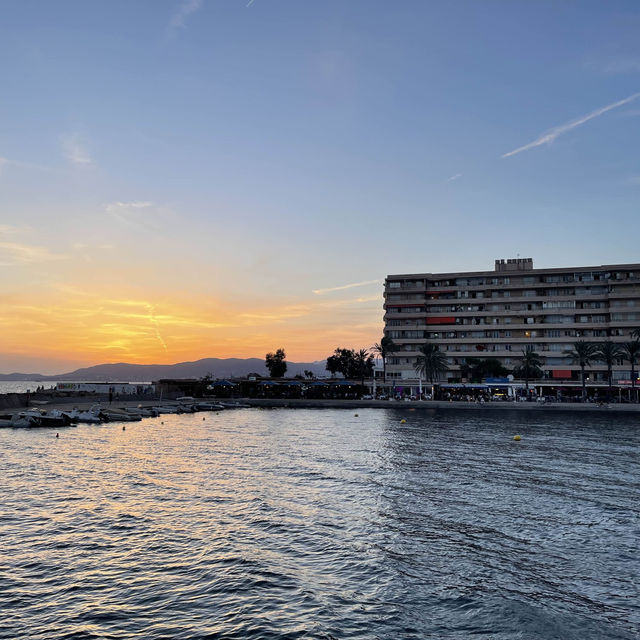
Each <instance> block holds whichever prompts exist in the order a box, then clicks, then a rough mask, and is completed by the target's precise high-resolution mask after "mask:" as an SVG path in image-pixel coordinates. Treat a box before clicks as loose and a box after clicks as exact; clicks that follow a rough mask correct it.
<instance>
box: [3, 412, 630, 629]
mask: <svg viewBox="0 0 640 640" xmlns="http://www.w3.org/2000/svg"><path fill="white" fill-rule="evenodd" d="M203 415H204V417H205V420H204V421H203V420H202V416H203ZM407 416H409V417H408V419H407V423H406V424H401V423H400V420H401V418H403V417H405V418H406V417H407ZM635 420H636V419H635V417H633V416H629V417H626V416H625V417H622V418H619V417H612V416H611V415H608V416H583V415H580V416H578V418H576V419H572V418H570V417H568V416H566V415H561V416H557V417H555V416H552V415H544V416H540V415H537V414H536V415H531V416H527V415H526V414H521V413H518V412H500V413H497V414H492V413H491V412H490V411H487V412H484V411H483V412H482V413H481V414H478V415H473V414H471V413H467V412H464V413H456V412H444V413H439V412H428V413H426V412H425V413H424V414H423V415H421V414H420V413H419V412H414V413H411V414H407V413H402V412H397V411H392V410H389V411H386V410H362V411H360V412H359V416H358V417H357V418H356V417H355V416H354V415H353V414H352V413H351V412H349V411H338V410H327V411H305V410H296V411H287V410H278V411H268V412H267V411H257V410H239V411H234V412H227V413H223V414H220V415H215V414H199V415H197V416H190V415H184V416H177V415H173V416H164V417H163V419H162V420H153V419H145V420H143V421H142V422H140V423H136V424H131V425H127V430H126V431H125V432H123V431H122V429H121V428H120V427H121V425H118V424H117V423H112V424H109V425H99V426H91V425H85V426H82V425H81V426H78V427H76V428H73V429H68V430H65V431H63V432H61V433H60V438H59V439H57V440H56V439H55V434H54V433H52V432H50V431H48V430H20V429H10V430H9V429H5V430H0V451H1V452H2V453H0V471H1V472H2V478H3V499H2V502H1V503H0V504H1V506H0V540H1V541H2V554H0V613H1V614H2V624H1V625H0V638H11V639H14V638H30V639H34V640H45V639H46V640H51V639H53V638H55V639H56V640H58V639H69V640H71V639H76V638H77V639H80V638H81V639H82V640H87V639H93V638H96V639H97V638H100V639H101V640H102V639H108V640H110V639H113V640H121V639H122V640H124V639H129V638H132V637H143V638H145V639H150V640H155V639H158V640H160V639H167V638H180V639H181V640H182V639H196V638H197V639H204V638H211V639H214V638H216V639H217V638H220V639H222V638H224V639H229V638H239V639H240V638H241V639H243V640H245V639H256V640H257V639H278V640H283V639H298V638H300V639H302V638H304V639H307V638H312V639H323V640H332V639H338V638H340V639H342V638H357V639H376V638H380V639H388V638H389V639H395V638H403V639H405V638H406V639H414V638H415V639H418V638H420V639H421V638H451V639H465V640H466V639H468V638H469V637H474V638H479V639H483V638H484V639H486V640H489V639H491V640H514V639H522V640H531V639H538V638H539V639H544V640H552V639H555V638H557V639H558V640H571V639H574V638H575V639H576V640H578V639H580V640H585V639H586V640H589V639H593V640H596V639H597V640H613V639H621V640H630V639H632V638H638V637H640V607H639V605H638V603H639V602H640V597H639V596H640V594H639V593H638V575H640V563H639V561H638V558H637V551H636V546H637V540H638V538H639V536H640V518H639V515H640V501H639V497H640V473H639V471H640V469H639V464H638V462H639V460H638V453H637V452H638V445H639V444H640V436H639V434H638V430H637V427H636V424H635ZM514 433H521V434H522V436H523V439H522V441H521V442H519V443H514V442H513V440H512V437H513V434H514Z"/></svg>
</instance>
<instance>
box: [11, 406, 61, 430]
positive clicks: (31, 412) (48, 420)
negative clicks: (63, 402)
mask: <svg viewBox="0 0 640 640" xmlns="http://www.w3.org/2000/svg"><path fill="white" fill-rule="evenodd" d="M21 414H22V415H23V416H29V417H31V418H33V419H34V420H35V422H36V423H37V425H38V426H39V427H58V428H59V427H68V426H69V425H70V424H71V419H70V418H69V417H68V416H65V415H57V414H54V413H53V412H51V413H46V412H44V411H40V410H38V409H27V410H26V411H22V412H21Z"/></svg>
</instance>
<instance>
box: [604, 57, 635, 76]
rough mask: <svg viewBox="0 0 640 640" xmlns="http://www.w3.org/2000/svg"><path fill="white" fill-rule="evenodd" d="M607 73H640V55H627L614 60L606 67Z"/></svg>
mask: <svg viewBox="0 0 640 640" xmlns="http://www.w3.org/2000/svg"><path fill="white" fill-rule="evenodd" d="M603 70H604V72H605V73H612V74H613V73H615V74H618V73H640V57H638V56H636V57H627V58H618V59H617V60H612V61H611V62H609V63H608V64H606V65H605V67H604V69H603Z"/></svg>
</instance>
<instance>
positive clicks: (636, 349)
mask: <svg viewBox="0 0 640 640" xmlns="http://www.w3.org/2000/svg"><path fill="white" fill-rule="evenodd" d="M622 349H623V351H624V356H623V357H624V359H625V360H626V361H627V362H628V363H629V364H630V365H631V397H632V398H633V401H634V402H638V398H637V397H636V362H637V360H638V358H639V357H640V340H632V341H631V342H625V343H624V344H623V345H622Z"/></svg>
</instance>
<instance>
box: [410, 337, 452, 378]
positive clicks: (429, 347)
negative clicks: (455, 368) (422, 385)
mask: <svg viewBox="0 0 640 640" xmlns="http://www.w3.org/2000/svg"><path fill="white" fill-rule="evenodd" d="M418 353H419V354H420V355H419V356H418V359H417V360H416V364H415V370H416V373H417V374H418V375H419V376H420V378H421V379H422V378H423V377H424V378H425V380H429V381H430V382H431V385H433V381H434V380H437V379H438V377H439V376H440V374H441V373H444V372H445V371H447V370H448V369H449V363H448V362H447V356H446V355H445V354H444V353H442V351H440V347H438V345H437V344H432V343H429V342H427V343H426V344H423V345H422V346H421V347H420V348H419V349H418Z"/></svg>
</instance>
